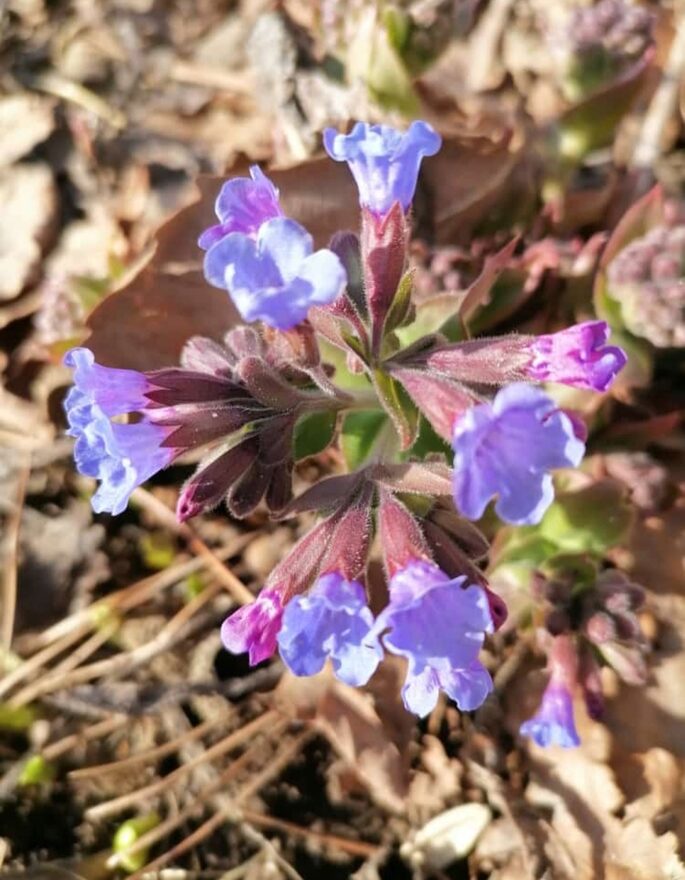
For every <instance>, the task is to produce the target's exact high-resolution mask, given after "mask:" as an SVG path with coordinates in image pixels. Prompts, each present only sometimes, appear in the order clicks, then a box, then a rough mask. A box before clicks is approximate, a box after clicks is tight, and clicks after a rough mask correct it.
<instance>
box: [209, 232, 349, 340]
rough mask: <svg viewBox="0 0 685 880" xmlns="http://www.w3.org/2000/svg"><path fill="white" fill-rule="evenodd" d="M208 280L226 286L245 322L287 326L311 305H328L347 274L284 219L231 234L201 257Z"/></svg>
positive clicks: (332, 257) (333, 257)
mask: <svg viewBox="0 0 685 880" xmlns="http://www.w3.org/2000/svg"><path fill="white" fill-rule="evenodd" d="M205 276H206V278H207V280H208V281H209V282H210V284H213V285H214V286H215V287H222V288H225V289H226V290H228V292H229V294H230V296H231V299H232V300H233V302H234V304H235V306H236V308H237V309H238V311H239V312H240V314H241V316H242V317H243V319H244V320H245V321H264V323H265V324H268V325H269V326H270V327H274V328H276V329H278V330H288V329H290V328H291V327H294V326H295V325H296V324H299V323H300V322H302V321H304V319H305V318H306V317H307V312H308V311H309V309H310V308H311V307H312V306H323V305H328V304H329V303H332V302H333V301H334V300H335V299H337V298H338V296H339V295H340V294H341V293H342V291H343V289H344V287H345V284H346V281H347V276H346V274H345V270H344V268H343V265H342V263H341V262H340V260H339V258H338V257H337V256H336V255H335V254H334V253H333V251H329V250H326V249H322V250H319V251H316V252H314V246H313V241H312V237H311V235H310V234H309V233H308V232H307V230H306V229H304V228H303V227H302V226H300V224H299V223H296V222H295V221H294V220H289V219H287V218H286V217H276V218H275V219H273V220H267V222H266V223H263V224H262V225H261V226H260V228H259V232H258V233H257V237H256V239H255V238H253V237H251V236H249V235H243V234H242V233H238V232H234V233H231V234H230V235H227V236H225V237H224V238H222V239H221V240H220V241H219V242H217V244H215V245H214V246H213V247H212V248H211V250H210V251H209V252H208V254H207V256H206V257H205Z"/></svg>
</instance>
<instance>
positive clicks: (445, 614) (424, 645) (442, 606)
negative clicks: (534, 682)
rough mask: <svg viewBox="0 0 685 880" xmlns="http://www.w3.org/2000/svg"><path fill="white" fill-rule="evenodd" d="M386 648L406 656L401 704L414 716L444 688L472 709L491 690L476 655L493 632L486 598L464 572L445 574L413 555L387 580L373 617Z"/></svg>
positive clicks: (426, 709)
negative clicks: (383, 601) (384, 600)
mask: <svg viewBox="0 0 685 880" xmlns="http://www.w3.org/2000/svg"><path fill="white" fill-rule="evenodd" d="M376 630H377V631H378V632H380V633H383V635H382V640H383V644H384V645H385V647H386V649H387V650H388V651H389V652H390V653H392V654H398V655H399V656H401V657H405V658H406V659H407V664H408V666H407V679H406V683H405V685H404V688H403V689H402V698H403V700H404V705H405V706H406V707H407V709H409V711H410V712H414V713H415V714H416V715H421V716H423V715H427V714H428V713H429V712H431V711H432V710H433V709H434V708H435V704H436V703H437V700H438V693H439V691H440V690H444V691H445V693H446V694H447V695H448V696H449V697H451V698H452V699H453V700H454V701H455V703H456V704H457V705H458V706H459V708H460V709H462V710H464V711H471V710H473V709H477V708H478V707H479V706H480V705H481V703H482V702H483V701H484V700H485V698H486V697H487V695H488V694H489V693H490V691H491V690H492V679H491V678H490V674H489V672H488V671H487V670H486V669H485V667H484V666H483V664H482V663H481V662H480V661H479V660H478V654H479V652H480V649H481V648H482V647H483V641H484V638H485V633H486V632H487V633H491V632H492V631H493V625H492V617H491V614H490V605H489V602H488V597H487V595H486V593H485V590H483V589H482V588H481V587H479V586H476V585H474V584H471V585H467V583H466V577H458V578H449V577H448V576H447V575H446V574H445V573H444V572H443V571H441V570H440V569H439V568H438V567H437V565H434V564H433V563H431V562H426V561H425V560H415V561H413V562H410V563H408V564H407V565H406V566H405V567H404V568H402V569H400V570H399V571H397V572H396V573H395V574H394V575H393V576H392V578H391V579H390V602H389V603H388V605H387V607H386V608H385V609H384V610H383V611H381V613H380V614H379V615H378V619H377V620H376Z"/></svg>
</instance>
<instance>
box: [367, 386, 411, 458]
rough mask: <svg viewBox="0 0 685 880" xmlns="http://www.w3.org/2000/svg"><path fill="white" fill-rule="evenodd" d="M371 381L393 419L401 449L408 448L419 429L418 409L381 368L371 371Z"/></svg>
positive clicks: (400, 387) (402, 389) (384, 407)
mask: <svg viewBox="0 0 685 880" xmlns="http://www.w3.org/2000/svg"><path fill="white" fill-rule="evenodd" d="M373 383H374V387H375V389H376V393H377V394H378V399H379V400H380V402H381V403H382V404H383V409H384V410H385V411H386V412H387V414H388V415H389V416H390V418H391V419H392V421H393V424H394V426H395V429H396V430H397V433H398V434H399V438H400V446H401V447H402V449H409V447H410V446H411V445H412V443H413V442H414V441H415V440H416V434H417V431H418V429H419V411H418V409H417V408H416V406H415V405H414V403H413V402H412V401H411V399H410V398H409V395H408V394H407V393H406V391H405V390H404V388H403V387H402V386H401V385H400V384H399V382H396V381H395V380H394V379H393V378H392V376H389V375H388V374H387V373H384V372H383V370H374V371H373Z"/></svg>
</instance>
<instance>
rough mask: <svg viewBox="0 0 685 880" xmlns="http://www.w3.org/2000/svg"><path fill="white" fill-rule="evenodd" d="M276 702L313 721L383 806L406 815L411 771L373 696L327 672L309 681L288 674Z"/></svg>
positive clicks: (283, 680) (371, 794) (293, 714)
mask: <svg viewBox="0 0 685 880" xmlns="http://www.w3.org/2000/svg"><path fill="white" fill-rule="evenodd" d="M275 700H276V705H277V706H278V707H279V708H281V709H282V711H284V712H286V713H287V714H289V715H292V716H294V717H296V718H300V719H308V720H311V722H312V724H313V725H314V727H316V728H317V729H318V730H319V731H320V732H321V733H322V734H323V736H325V737H326V739H327V740H328V741H329V742H330V744H331V746H332V747H333V748H334V749H335V751H336V752H337V753H338V755H340V757H341V758H342V759H343V760H344V761H345V762H346V763H347V765H348V767H349V768H350V769H351V770H352V771H353V772H354V773H355V774H356V776H357V777H358V779H359V780H360V782H361V783H362V784H363V785H364V787H365V788H366V789H367V790H368V792H369V795H370V796H371V797H372V798H373V800H374V801H375V802H376V803H377V804H378V805H379V806H380V807H382V808H383V809H385V810H387V811H388V812H391V813H402V812H404V809H405V798H406V795H407V791H408V783H409V780H408V773H407V770H406V767H405V763H404V761H403V759H402V756H401V754H400V750H399V749H398V747H397V745H396V743H395V742H394V741H393V737H392V731H390V730H388V729H387V727H385V726H384V725H383V722H382V721H381V719H380V717H379V716H378V714H377V712H376V710H375V709H374V707H373V701H372V699H371V697H369V696H368V695H365V694H364V693H362V692H361V691H358V690H355V689H354V688H351V687H348V686H347V685H344V684H341V683H340V682H338V681H336V680H335V679H334V678H333V676H332V674H331V673H330V671H329V670H324V671H323V672H321V673H319V675H314V676H311V677H309V678H296V677H295V676H293V675H291V674H290V673H286V674H285V675H284V676H283V678H282V679H281V681H280V683H279V685H278V687H277V689H276V694H275Z"/></svg>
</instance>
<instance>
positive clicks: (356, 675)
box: [229, 572, 383, 687]
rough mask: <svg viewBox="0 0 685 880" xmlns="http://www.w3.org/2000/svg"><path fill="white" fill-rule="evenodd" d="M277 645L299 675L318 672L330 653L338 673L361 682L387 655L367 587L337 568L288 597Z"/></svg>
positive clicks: (353, 682)
mask: <svg viewBox="0 0 685 880" xmlns="http://www.w3.org/2000/svg"><path fill="white" fill-rule="evenodd" d="M229 619H230V618H229ZM278 647H279V649H280V653H281V657H282V658H283V661H284V662H285V664H286V665H287V666H288V667H289V669H290V670H291V671H292V672H294V673H295V675H314V674H315V673H317V672H320V671H321V670H322V669H323V667H324V663H325V662H326V660H327V659H328V658H330V659H331V661H332V664H333V671H334V673H335V675H336V677H337V678H339V679H340V680H341V681H344V682H345V684H350V685H354V686H357V687H358V686H360V685H363V684H366V683H367V681H368V680H369V679H370V678H371V676H372V675H373V673H374V672H375V671H376V667H377V666H378V664H379V662H380V660H381V658H382V656H383V650H382V648H381V646H380V643H379V641H378V636H377V635H376V633H375V632H374V629H373V615H372V614H371V610H370V609H369V607H368V605H367V604H366V593H365V592H364V587H363V586H362V585H361V584H360V583H359V582H358V581H348V580H345V578H344V577H343V576H342V575H341V574H339V573H338V572H328V573H327V574H324V575H322V576H321V577H319V579H318V580H317V581H316V583H315V584H314V586H313V587H312V589H311V590H310V591H309V592H308V593H306V594H304V595H301V596H295V597H294V598H293V599H291V600H290V602H288V604H287V605H286V607H285V612H284V614H283V624H282V628H281V631H280V632H279V634H278Z"/></svg>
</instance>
